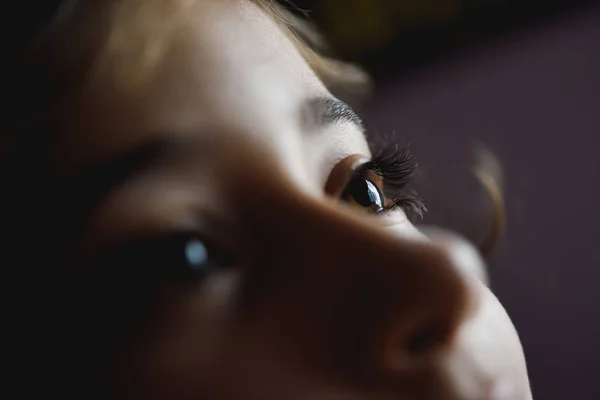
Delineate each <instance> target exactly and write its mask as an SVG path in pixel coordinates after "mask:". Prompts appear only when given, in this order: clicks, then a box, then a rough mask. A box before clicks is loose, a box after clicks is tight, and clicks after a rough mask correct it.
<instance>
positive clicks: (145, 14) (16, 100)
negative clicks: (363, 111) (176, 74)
mask: <svg viewBox="0 0 600 400" xmlns="http://www.w3.org/2000/svg"><path fill="white" fill-rule="evenodd" d="M196 1H197V0H101V1H80V0H62V1H61V0H56V1H55V4H58V6H57V7H56V9H55V10H53V12H52V13H51V14H50V16H49V18H48V20H47V21H46V22H45V23H44V22H43V21H42V22H39V21H38V20H37V19H36V18H37V17H34V14H35V12H36V11H37V10H34V9H33V8H35V6H29V7H26V6H24V5H23V6H18V7H20V8H21V12H20V13H19V14H20V15H21V16H19V15H16V18H17V19H19V20H20V19H22V20H23V24H22V25H23V26H26V28H25V30H26V32H24V33H23V32H16V33H15V34H14V35H13V37H9V35H7V37H6V38H5V41H8V43H9V44H11V45H12V46H13V47H16V50H15V51H14V52H9V53H12V54H9V55H8V58H9V59H11V60H10V61H12V62H10V61H9V62H8V67H6V66H2V68H3V71H0V76H2V78H4V79H5V81H6V82H4V81H3V83H4V85H3V86H4V87H5V91H4V96H5V98H6V99H10V104H11V106H10V107H5V108H4V109H3V115H2V118H0V134H1V136H2V138H0V147H4V148H5V147H6V146H2V142H1V140H5V136H7V135H9V136H10V135H11V133H15V131H21V130H23V129H30V128H31V125H34V124H36V122H35V121H38V120H39V119H40V118H41V119H46V121H45V122H44V124H47V123H48V122H47V118H48V117H52V116H53V115H58V114H59V113H57V112H55V110H56V109H57V108H58V109H60V108H61V107H62V106H61V104H62V102H61V101H62V99H68V98H69V95H68V94H69V93H70V92H71V91H72V90H73V89H74V88H76V87H77V86H78V85H80V84H81V83H82V82H84V81H86V80H87V79H88V78H89V75H90V74H93V73H94V72H97V71H98V70H102V69H103V68H107V67H109V66H110V68H111V74H112V75H113V76H114V78H115V79H117V80H118V81H117V82H119V85H120V88H122V89H123V90H126V89H127V88H130V89H131V88H135V87H136V86H137V85H139V84H141V83H143V82H145V81H147V80H148V79H151V77H152V74H153V72H154V70H155V69H156V68H155V67H156V66H157V64H158V63H159V62H160V61H161V60H162V59H163V58H164V57H165V55H166V53H167V52H168V50H169V48H170V47H171V44H172V40H173V38H174V37H175V36H176V35H175V33H176V32H177V28H178V27H179V26H181V24H180V22H181V20H182V18H184V17H185V16H186V11H187V10H188V9H189V6H190V5H192V4H194V3H196ZM247 1H252V2H253V3H254V4H256V5H257V6H258V7H260V8H261V9H262V10H263V11H264V12H265V13H266V14H267V15H268V16H270V17H271V18H272V19H273V20H274V21H275V22H276V23H277V25H278V26H279V27H280V29H282V30H283V32H284V33H286V34H287V35H288V36H289V37H290V39H291V40H292V42H293V43H294V44H295V45H296V47H297V48H298V50H299V51H300V53H301V54H302V55H303V57H304V58H305V59H306V61H307V62H308V63H309V65H310V66H311V67H312V68H313V69H314V71H315V73H316V74H317V75H318V76H319V77H320V78H321V80H322V81H323V82H324V84H325V85H326V86H327V87H328V88H329V89H330V90H331V92H332V93H334V94H335V95H336V96H338V97H340V98H342V99H343V100H345V101H346V102H348V103H350V104H351V105H354V106H356V105H357V103H358V102H359V101H360V100H361V99H363V98H364V97H365V95H366V94H367V93H368V92H369V90H370V86H371V85H370V80H369V78H368V76H367V75H366V74H365V73H363V72H362V70H361V69H360V68H357V67H356V66H354V65H351V64H348V63H345V62H341V61H339V60H336V59H335V58H334V57H332V56H331V53H330V51H329V50H328V49H327V47H326V46H325V45H324V42H323V40H322V39H321V37H319V35H318V34H317V33H316V31H315V29H314V28H313V27H312V26H311V24H310V23H309V22H308V21H307V20H305V19H303V18H300V17H298V16H296V15H294V14H293V13H292V12H290V10H288V9H286V8H284V7H282V6H281V5H279V4H278V3H277V2H275V1H274V0H247ZM41 3H43V4H44V7H46V6H47V4H49V3H47V2H41ZM16 4H19V3H16ZM39 7H40V8H41V7H42V5H40V6H39ZM18 22H21V21H18ZM21 30H23V29H21ZM32 32H35V35H33V34H32ZM30 37H31V38H32V39H31V40H30ZM7 101H8V100H7ZM4 103H6V101H5V102H4ZM34 129H37V128H34Z"/></svg>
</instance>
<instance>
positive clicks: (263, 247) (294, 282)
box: [236, 183, 469, 380]
mask: <svg viewBox="0 0 600 400" xmlns="http://www.w3.org/2000/svg"><path fill="white" fill-rule="evenodd" d="M257 192H259V193H257ZM246 193H247V192H246ZM254 194H256V195H254ZM242 203H243V204H242ZM236 209H238V210H240V212H241V215H240V216H239V220H241V221H244V222H243V226H244V232H243V233H242V235H243V237H244V238H245V241H246V244H247V249H248V250H249V254H250V255H249V258H250V259H251V265H250V266H249V267H248V269H247V270H246V272H245V275H244V279H243V282H244V283H243V285H242V288H241V293H242V294H241V299H242V303H243V304H245V305H246V306H247V307H248V310H250V311H248V312H251V310H255V311H254V312H256V310H261V311H260V313H262V315H268V317H265V318H264V320H265V321H267V320H269V321H277V322H276V323H277V324H278V326H277V327H276V328H274V329H272V331H276V332H278V336H280V337H283V336H286V337H288V338H289V339H288V340H289V342H290V343H292V346H294V347H295V348H296V349H301V353H302V356H303V357H305V358H307V357H308V358H310V354H312V355H313V356H314V359H313V361H315V360H317V359H318V362H320V363H323V362H325V363H326V364H327V362H328V363H329V365H330V366H331V367H332V368H335V369H336V370H338V371H339V370H344V371H346V372H348V373H350V374H352V375H354V376H355V377H357V376H360V377H362V378H364V379H368V380H373V379H387V378H392V379H396V378H397V377H398V376H403V375H406V374H407V373H410V372H414V371H417V370H419V369H420V368H422V366H423V365H425V364H427V363H428V361H430V360H434V359H435V358H436V357H438V356H440V355H442V354H444V352H445V351H446V350H448V348H449V347H450V345H451V342H452V340H453V337H454V335H455V333H456V332H457V331H458V329H459V327H460V325H461V322H462V321H463V320H464V318H465V315H466V314H467V311H468V305H469V304H468V303H469V297H468V295H467V290H466V287H465V282H464V278H463V276H462V275H461V274H459V273H458V272H457V271H456V269H455V268H453V266H452V260H451V257H450V256H449V255H448V254H447V252H446V251H445V250H444V249H443V248H442V247H439V246H437V245H435V244H433V243H430V242H425V241H423V240H414V241H413V240H410V239H407V238H399V237H394V236H393V235H390V234H389V233H388V232H386V230H385V229H384V228H382V227H379V226H377V225H378V223H377V222H376V220H374V219H373V220H369V218H365V217H361V216H358V215H354V214H352V213H350V212H348V211H346V210H344V209H342V208H341V207H339V206H338V205H335V204H333V203H332V202H328V201H325V200H323V199H320V198H313V197H311V196H308V195H306V194H302V193H299V192H298V191H297V190H294V189H293V188H289V187H286V186H283V187H282V186H278V187H277V188H276V190H275V189H272V190H271V189H270V188H269V186H268V185H267V184H264V183H263V186H262V187H261V190H260V191H257V190H254V191H253V196H252V199H249V198H248V197H247V196H246V197H245V198H244V200H243V202H240V204H239V205H238V206H237V207H236ZM373 218H375V217H373ZM270 323H271V324H272V323H273V322H270ZM315 362H317V361H315Z"/></svg>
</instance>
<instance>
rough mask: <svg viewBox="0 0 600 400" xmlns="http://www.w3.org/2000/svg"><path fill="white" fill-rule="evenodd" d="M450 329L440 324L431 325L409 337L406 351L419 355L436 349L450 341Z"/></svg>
mask: <svg viewBox="0 0 600 400" xmlns="http://www.w3.org/2000/svg"><path fill="white" fill-rule="evenodd" d="M449 337H450V329H449V328H448V327H444V326H440V325H433V324H432V325H429V326H427V327H425V328H424V329H421V330H419V331H418V332H417V333H415V334H413V335H411V336H409V337H408V340H407V341H406V345H405V347H406V351H407V352H408V354H409V355H410V356H411V357H419V356H421V355H425V354H429V353H431V352H432V351H436V350H438V349H440V348H441V347H444V345H445V344H446V343H447V342H448V340H449Z"/></svg>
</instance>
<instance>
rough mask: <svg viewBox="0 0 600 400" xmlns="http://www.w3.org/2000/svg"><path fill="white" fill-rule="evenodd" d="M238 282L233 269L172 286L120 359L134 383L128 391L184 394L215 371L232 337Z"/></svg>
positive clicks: (125, 379)
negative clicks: (192, 282)
mask: <svg viewBox="0 0 600 400" xmlns="http://www.w3.org/2000/svg"><path fill="white" fill-rule="evenodd" d="M237 282H238V273H234V272H228V273H223V274H219V275H216V276H214V277H211V278H209V279H207V280H206V281H205V282H202V283H199V284H197V285H194V286H193V287H189V288H186V289H184V290H182V288H172V290H169V293H170V294H169V293H167V294H165V296H164V300H162V299H161V304H162V305H161V306H160V309H159V310H156V312H153V313H152V319H151V320H149V321H147V322H146V323H145V324H144V326H143V329H142V330H140V335H139V336H137V337H135V338H134V340H133V342H134V345H132V346H130V347H129V349H130V351H129V353H128V354H125V355H124V357H123V358H122V360H121V361H120V365H119V368H118V370H119V371H120V374H119V375H120V376H119V379H120V381H121V382H123V383H125V384H126V385H127V386H129V384H130V383H132V382H133V385H134V387H128V388H127V390H128V391H132V392H136V393H143V392H145V391H148V390H150V391H156V392H168V393H171V394H173V393H181V392H182V390H181V388H185V387H188V388H189V387H191V386H195V385H196V384H198V385H202V382H200V380H202V379H203V378H205V377H206V379H209V378H210V377H211V376H212V375H213V373H216V372H217V371H216V370H217V365H218V364H219V359H220V358H221V357H222V356H223V354H225V353H226V352H225V351H224V349H227V348H228V347H229V346H228V343H231V339H232V337H231V330H230V329H228V327H229V326H230V324H231V323H232V321H233V319H234V314H235V310H234V308H235V304H234V297H235V292H236V288H237ZM137 384H139V386H136V385H137Z"/></svg>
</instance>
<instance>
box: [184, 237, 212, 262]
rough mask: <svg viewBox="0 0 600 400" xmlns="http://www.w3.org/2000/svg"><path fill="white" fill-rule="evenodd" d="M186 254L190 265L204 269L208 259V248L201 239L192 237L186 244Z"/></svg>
mask: <svg viewBox="0 0 600 400" xmlns="http://www.w3.org/2000/svg"><path fill="white" fill-rule="evenodd" d="M185 256H186V258H187V261H188V263H189V265H190V267H192V268H195V269H203V268H204V266H205V265H206V263H207V261H208V250H207V249H206V247H205V246H204V244H203V243H202V242H201V241H200V240H198V239H192V240H190V241H189V242H188V243H187V244H186V246H185Z"/></svg>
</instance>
